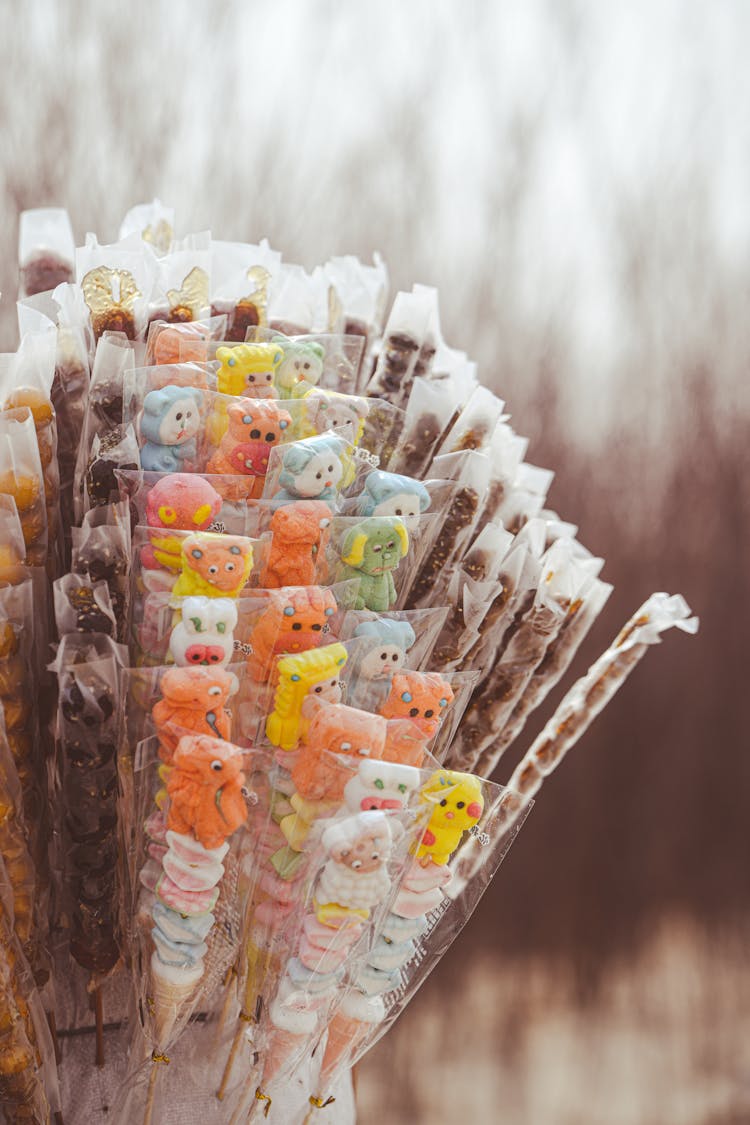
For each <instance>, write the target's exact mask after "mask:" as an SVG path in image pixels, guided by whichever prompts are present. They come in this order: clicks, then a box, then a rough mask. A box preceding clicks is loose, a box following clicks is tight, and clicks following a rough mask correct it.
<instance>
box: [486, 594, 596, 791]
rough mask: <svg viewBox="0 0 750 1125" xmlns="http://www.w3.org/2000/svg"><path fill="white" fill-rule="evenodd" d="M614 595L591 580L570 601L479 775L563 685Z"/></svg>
mask: <svg viewBox="0 0 750 1125" xmlns="http://www.w3.org/2000/svg"><path fill="white" fill-rule="evenodd" d="M611 593H612V587H611V586H610V585H609V584H608V583H607V582H602V581H601V580H600V579H599V578H597V577H592V578H591V581H590V582H588V583H587V584H586V586H585V587H584V588H583V589H582V590H581V591H580V594H579V596H578V597H577V598H575V599H574V600H573V601H572V602H571V604H570V606H569V607H568V608H567V611H566V616H565V620H564V621H563V623H562V625H561V626H560V630H559V632H558V633H557V634H556V636H555V638H554V639H553V640H552V641H551V642H550V644H549V645H548V646H547V649H546V650H545V654H544V657H543V658H542V660H541V662H540V663H539V664H538V665H537V667H536V668H535V669H534V671H533V673H532V676H531V678H530V679H529V681H528V682H527V684H526V687H525V688H524V690H523V693H522V694H521V696H520V698H519V699H518V701H517V703H516V705H515V707H514V708H513V711H512V712H511V714H510V716H509V717H508V718H507V719H506V721H505V725H504V726H503V729H502V733H501V735H500V736H499V738H498V739H497V743H496V745H490V746H488V747H487V748H486V749H485V750H484V751H483V752H482V753H481V755H480V757H479V761H478V764H477V770H478V772H479V773H481V774H483V775H485V774H487V773H488V772H489V771H488V765H489V763H490V762H494V761H496V755H497V754H498V752H500V753H502V752H503V751H504V750H505V748H506V747H508V746H510V745H511V744H512V743H513V742H515V740H516V739H517V738H518V736H519V735H520V734H521V731H522V730H523V728H524V726H525V725H526V720H527V719H528V717H529V715H531V714H532V712H533V711H535V710H536V708H537V707H539V706H540V705H541V703H542V702H543V701H544V700H545V699H546V697H547V696H548V695H549V693H550V691H551V690H552V689H553V687H555V685H556V684H557V683H559V682H560V680H561V678H562V677H563V676H564V675H565V672H566V671H567V670H568V668H569V667H570V665H571V663H572V661H573V659H574V657H575V655H576V653H577V652H578V649H579V648H580V646H581V644H582V643H583V641H584V640H585V638H586V637H587V636H588V634H589V632H590V630H591V629H592V627H593V625H594V623H595V622H596V620H597V618H598V616H599V614H600V613H601V611H602V609H603V608H604V606H605V605H606V602H607V599H608V598H609V596H610V594H611ZM493 768H494V765H493Z"/></svg>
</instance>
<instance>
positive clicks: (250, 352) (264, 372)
mask: <svg viewBox="0 0 750 1125" xmlns="http://www.w3.org/2000/svg"><path fill="white" fill-rule="evenodd" d="M216 358H217V359H218V361H219V363H220V364H221V366H220V367H219V370H218V372H217V381H218V388H219V391H220V392H221V394H223V395H247V396H249V397H250V398H273V397H274V386H273V383H274V375H275V373H276V371H277V369H278V367H279V364H280V363H281V362H282V361H283V358H284V353H283V351H282V349H281V348H280V347H279V346H278V344H276V343H270V344H237V345H236V346H235V347H232V348H226V347H225V348H219V349H218V351H217V352H216Z"/></svg>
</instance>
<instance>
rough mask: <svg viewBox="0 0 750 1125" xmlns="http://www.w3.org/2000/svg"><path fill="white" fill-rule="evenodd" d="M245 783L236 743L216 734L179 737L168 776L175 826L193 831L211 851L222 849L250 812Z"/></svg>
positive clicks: (172, 826) (174, 829)
mask: <svg viewBox="0 0 750 1125" xmlns="http://www.w3.org/2000/svg"><path fill="white" fill-rule="evenodd" d="M244 784H245V775H244V774H243V772H242V755H241V754H240V753H239V752H238V750H237V748H236V747H235V746H231V745H229V744H228V743H226V742H222V741H220V740H219V739H216V738H207V737H185V738H182V739H180V742H179V744H178V746H177V749H176V751H175V755H174V760H173V769H172V770H171V771H170V773H169V777H168V779H167V792H168V794H169V811H168V814H167V825H168V827H169V829H170V831H172V832H176V833H178V834H179V835H192V836H194V837H195V839H196V840H197V841H198V843H199V844H201V845H202V847H203V848H205V849H206V850H208V851H210V850H212V849H214V848H221V846H222V844H224V843H225V841H226V839H227V838H228V837H229V836H231V835H232V833H233V832H234V831H235V829H237V828H239V826H240V825H241V824H244V822H245V819H246V817H247V807H246V805H245V798H244V796H243V794H242V787H243V786H244Z"/></svg>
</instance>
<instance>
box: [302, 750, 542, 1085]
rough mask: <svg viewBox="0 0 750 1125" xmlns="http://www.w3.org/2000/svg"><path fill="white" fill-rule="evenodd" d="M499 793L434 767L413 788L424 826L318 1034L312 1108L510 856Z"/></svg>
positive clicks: (383, 1025)
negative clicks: (317, 1062)
mask: <svg viewBox="0 0 750 1125" xmlns="http://www.w3.org/2000/svg"><path fill="white" fill-rule="evenodd" d="M505 792H506V791H505V790H503V789H502V788H501V787H500V786H497V785H494V784H493V783H492V782H487V781H483V780H482V779H480V778H478V777H474V776H472V775H471V774H465V773H455V772H452V771H448V770H443V769H439V770H436V771H434V772H433V773H432V774H431V775H430V776H429V777H428V778H427V780H426V782H425V783H423V784H422V785H421V786H420V789H419V791H418V801H419V802H421V803H422V805H423V808H424V809H425V815H426V816H427V817H428V819H427V824H426V825H425V826H424V827H423V829H422V834H421V837H418V842H417V843H416V846H415V844H413V843H412V844H411V847H410V852H411V857H410V858H411V862H410V863H409V864H408V866H407V868H406V870H405V872H404V873H403V874H402V876H401V878H400V880H399V883H398V886H397V893H396V895H395V896H394V897H393V899H392V900H391V902H390V903H388V906H389V907H390V909H389V910H388V912H387V913H384V916H382V917H380V918H378V920H377V922H376V924H375V926H374V927H373V930H374V932H372V933H371V935H370V938H369V941H368V942H367V947H366V948H365V949H364V950H362V951H361V952H359V951H358V954H359V955H358V956H355V957H354V958H352V960H351V962H349V963H347V965H346V975H345V977H344V979H343V980H341V981H340V982H338V987H337V989H336V994H335V996H334V997H333V998H332V1002H330V1003H329V1006H328V1011H327V1025H326V1027H325V1028H324V1029H323V1031H322V1033H321V1034H319V1036H318V1043H317V1049H316V1055H317V1057H318V1058H320V1060H321V1062H320V1071H319V1075H318V1079H317V1084H316V1088H315V1089H314V1090H313V1091H311V1103H312V1104H313V1105H315V1106H323V1105H324V1104H326V1099H327V1097H328V1096H329V1094H330V1091H331V1086H332V1084H333V1083H334V1082H335V1078H336V1075H337V1073H339V1072H340V1070H341V1069H342V1068H344V1067H349V1066H351V1065H353V1064H354V1063H355V1062H356V1061H357V1060H358V1059H359V1058H361V1057H362V1055H363V1054H364V1053H365V1051H367V1050H369V1048H370V1047H371V1046H372V1045H373V1044H374V1043H376V1042H377V1040H378V1039H379V1038H380V1037H381V1036H382V1035H383V1034H384V1033H385V1031H387V1030H388V1028H389V1027H390V1026H391V1024H392V1023H393V1021H394V1020H395V1019H397V1017H398V1016H399V1015H400V1013H401V1012H402V1011H403V1009H404V1008H405V1006H406V1005H407V1004H408V1003H409V1001H410V1000H411V998H412V997H413V995H414V993H415V992H416V991H417V989H418V988H419V987H420V986H421V984H422V983H423V981H424V980H425V978H426V977H427V976H428V974H429V973H430V971H431V970H432V969H433V968H434V967H435V965H436V964H437V962H438V960H439V958H440V957H441V956H442V955H443V954H444V952H445V950H446V949H447V948H448V947H449V946H450V945H451V944H452V942H453V941H454V940H455V938H456V937H457V936H458V934H459V933H460V931H461V929H462V928H463V926H464V925H465V924H466V922H467V921H468V919H469V917H470V916H471V914H472V912H473V911H474V909H475V908H476V906H477V904H478V902H479V900H480V898H481V896H482V894H483V893H484V891H485V890H486V889H487V886H488V885H489V882H490V880H491V879H492V877H493V875H494V874H495V872H496V871H497V868H498V866H499V865H500V863H501V862H502V860H503V858H504V857H505V855H506V854H507V852H508V849H509V848H510V845H511V843H512V842H513V839H514V838H515V835H516V834H517V832H518V829H519V828H520V821H519V822H517V823H516V825H515V826H514V828H513V830H512V831H509V830H506V829H505V828H504V826H503V820H502V814H501V809H502V800H503V796H504V794H505Z"/></svg>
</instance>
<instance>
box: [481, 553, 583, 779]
mask: <svg viewBox="0 0 750 1125" xmlns="http://www.w3.org/2000/svg"><path fill="white" fill-rule="evenodd" d="M590 578H591V574H590V568H589V567H584V566H582V565H581V564H580V563H578V562H577V561H576V560H575V558H574V552H573V550H572V549H571V543H570V541H569V540H563V539H561V540H558V541H557V542H556V543H554V544H553V545H552V547H550V549H549V551H547V552H546V553H545V555H544V558H543V560H542V572H541V577H540V582H539V585H538V587H537V589H536V591H535V593H534V598H533V602H532V604H531V605H530V606H529V608H528V610H527V611H526V612H525V613H524V614H523V616H522V617H521V618H520V619H519V620H518V621H517V624H516V627H515V629H514V632H513V634H512V636H510V638H509V639H508V635H507V634H506V641H507V643H505V644H504V646H503V649H502V651H501V652H500V653H499V654H498V658H497V659H496V661H495V662H494V664H493V666H492V668H491V670H490V672H489V674H488V675H487V676H486V678H485V680H484V682H483V684H482V687H481V689H479V691H478V692H477V693H476V695H475V696H474V697H473V699H472V703H471V715H470V716H469V717H468V721H467V726H471V727H472V733H473V731H474V728H476V730H477V734H476V735H475V737H474V738H473V740H472V745H473V753H474V755H477V752H478V755H481V754H482V752H483V751H484V750H485V749H487V748H488V747H489V746H490V745H491V744H493V745H492V753H493V755H495V756H496V757H499V755H500V753H501V752H502V750H503V749H504V748H505V747H506V746H507V745H508V742H507V740H504V739H502V738H501V736H502V733H503V730H504V728H505V725H506V723H507V722H508V721H509V719H510V717H511V715H512V713H513V711H514V709H515V707H516V705H517V704H518V703H519V702H520V700H521V698H522V697H523V694H524V692H525V690H526V688H527V687H528V684H529V682H530V681H531V678H532V676H533V674H534V671H535V670H536V668H538V667H539V665H540V664H541V662H542V660H543V659H544V656H545V654H546V652H547V651H548V649H549V648H550V646H551V645H553V644H554V643H555V641H556V639H557V637H558V636H559V633H560V631H561V629H562V627H563V625H564V624H565V621H566V619H567V616H568V614H569V612H570V608H571V606H572V605H573V604H574V603H575V602H576V600H577V599H578V598H579V597H580V593H581V590H582V589H583V588H584V587H585V585H586V584H587V582H588V581H589V580H590ZM479 760H480V757H479V756H474V757H472V758H471V759H470V760H469V762H465V763H464V762H462V763H461V764H462V766H464V765H466V766H467V767H468V768H472V769H473V768H475V767H476V764H477V762H478V761H479Z"/></svg>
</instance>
